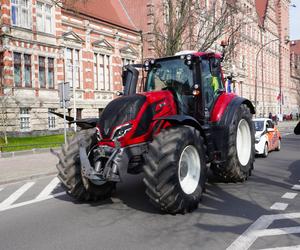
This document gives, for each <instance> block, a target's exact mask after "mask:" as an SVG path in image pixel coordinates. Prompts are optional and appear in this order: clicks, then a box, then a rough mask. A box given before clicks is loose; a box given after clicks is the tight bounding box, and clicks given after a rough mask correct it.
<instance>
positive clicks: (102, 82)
mask: <svg viewBox="0 0 300 250" xmlns="http://www.w3.org/2000/svg"><path fill="white" fill-rule="evenodd" d="M94 88H95V89H96V90H110V89H111V63H110V56H109V55H102V54H94Z"/></svg>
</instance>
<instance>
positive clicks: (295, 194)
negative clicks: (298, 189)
mask: <svg viewBox="0 0 300 250" xmlns="http://www.w3.org/2000/svg"><path fill="white" fill-rule="evenodd" d="M296 196H297V193H289V192H287V193H285V194H284V195H282V196H281V198H284V199H294V198H295V197H296Z"/></svg>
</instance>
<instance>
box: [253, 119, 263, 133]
mask: <svg viewBox="0 0 300 250" xmlns="http://www.w3.org/2000/svg"><path fill="white" fill-rule="evenodd" d="M254 127H255V131H263V130H264V121H254Z"/></svg>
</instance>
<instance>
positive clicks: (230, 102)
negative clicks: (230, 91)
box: [211, 95, 255, 163]
mask: <svg viewBox="0 0 300 250" xmlns="http://www.w3.org/2000/svg"><path fill="white" fill-rule="evenodd" d="M224 99H225V101H224V104H223V105H227V107H224V106H222V107H220V111H219V113H218V115H217V116H215V117H219V119H218V120H217V121H213V119H212V120H211V121H212V123H211V125H212V128H211V129H212V131H213V133H212V141H213V145H214V147H213V148H214V150H215V152H217V155H218V157H217V161H215V163H217V162H220V163H221V162H225V161H226V159H227V154H228V141H229V136H230V135H229V129H230V126H231V124H232V122H233V121H234V115H235V114H236V112H237V111H238V109H239V107H240V106H241V105H242V104H246V105H247V106H248V107H249V109H250V112H251V113H252V114H254V113H255V108H254V106H253V105H252V103H251V102H250V101H249V100H247V99H245V98H242V97H239V96H233V95H230V96H228V98H226V96H225V98H224ZM219 105H220V103H219ZM221 105H222V103H221ZM217 111H218V110H215V111H214V112H216V113H217ZM212 118H213V117H212Z"/></svg>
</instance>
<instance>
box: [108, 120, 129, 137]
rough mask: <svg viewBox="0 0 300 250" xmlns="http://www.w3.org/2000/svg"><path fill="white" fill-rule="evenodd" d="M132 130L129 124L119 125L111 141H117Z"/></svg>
mask: <svg viewBox="0 0 300 250" xmlns="http://www.w3.org/2000/svg"><path fill="white" fill-rule="evenodd" d="M131 128H132V125H131V124H130V123H127V124H124V125H121V126H120V127H117V128H116V130H115V132H114V134H113V136H112V138H113V139H118V138H120V137H123V136H124V135H126V133H127V132H128V131H130V129H131Z"/></svg>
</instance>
